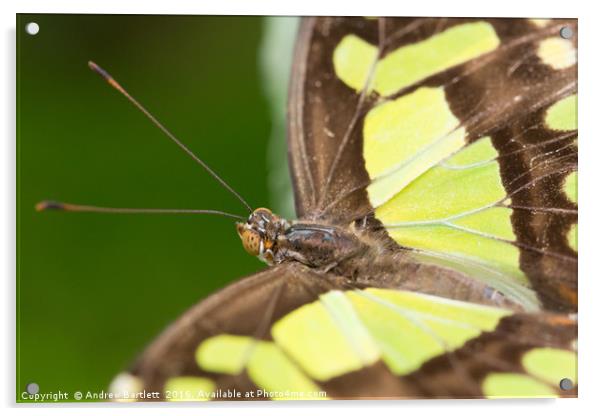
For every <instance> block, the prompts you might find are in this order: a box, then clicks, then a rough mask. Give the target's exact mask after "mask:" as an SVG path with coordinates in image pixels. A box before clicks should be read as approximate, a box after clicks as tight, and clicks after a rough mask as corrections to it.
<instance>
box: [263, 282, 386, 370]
mask: <svg viewBox="0 0 602 416" xmlns="http://www.w3.org/2000/svg"><path fill="white" fill-rule="evenodd" d="M272 336H273V337H274V340H275V341H276V343H277V344H278V345H279V346H280V347H281V348H282V349H283V350H284V351H285V352H286V353H287V354H288V355H290V356H291V357H292V358H293V360H294V361H295V362H297V363H299V365H300V366H301V367H302V368H303V369H304V370H305V371H306V372H307V374H309V375H310V376H311V377H312V378H314V379H316V380H320V381H325V380H328V379H331V378H333V377H336V376H339V375H342V374H345V373H348V372H351V371H354V370H359V369H361V368H362V367H365V366H368V365H370V364H373V363H375V362H376V361H377V360H378V359H379V350H378V347H377V346H376V344H375V343H374V341H373V339H372V338H371V337H370V335H369V333H368V331H367V330H366V328H365V327H364V326H363V324H362V322H361V321H360V320H359V318H358V317H357V315H356V313H355V311H354V309H353V305H352V304H351V302H350V301H349V299H348V298H347V297H346V296H345V295H344V294H343V293H342V292H340V291H331V292H328V293H326V294H325V295H322V296H320V300H319V301H316V302H313V303H310V304H307V305H304V306H302V307H300V308H299V309H296V310H295V311H293V312H291V313H289V314H288V315H286V316H285V317H283V318H281V319H280V320H279V321H278V322H276V323H275V324H274V326H273V327H272Z"/></svg>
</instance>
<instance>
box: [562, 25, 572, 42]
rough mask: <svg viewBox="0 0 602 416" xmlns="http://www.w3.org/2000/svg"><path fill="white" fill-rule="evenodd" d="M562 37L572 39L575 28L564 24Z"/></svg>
mask: <svg viewBox="0 0 602 416" xmlns="http://www.w3.org/2000/svg"><path fill="white" fill-rule="evenodd" d="M560 37H561V38H562V39H570V38H572V37H573V29H571V28H570V27H568V26H564V27H563V28H562V29H560Z"/></svg>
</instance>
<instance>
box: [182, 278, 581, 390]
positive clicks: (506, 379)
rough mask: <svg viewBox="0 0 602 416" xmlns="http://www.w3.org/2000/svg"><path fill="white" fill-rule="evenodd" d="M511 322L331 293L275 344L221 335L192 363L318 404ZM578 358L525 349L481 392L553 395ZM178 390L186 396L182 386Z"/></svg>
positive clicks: (391, 295)
mask: <svg viewBox="0 0 602 416" xmlns="http://www.w3.org/2000/svg"><path fill="white" fill-rule="evenodd" d="M512 315H513V312H512V311H509V310H505V309H500V308H495V307H490V306H483V305H477V304H474V303H468V302H461V301H455V300H450V299H445V298H440V297H436V296H431V295H424V294H420V293H416V292H409V291H399V290H389V289H376V288H368V289H364V290H357V289H356V290H349V291H338V290H336V291H330V292H327V293H325V294H323V295H320V298H319V299H318V300H316V301H315V302H312V303H309V304H307V305H304V306H302V307H300V308H298V309H296V310H294V311H292V312H290V313H289V314H287V315H285V316H284V317H282V318H280V319H279V320H278V321H277V322H275V323H274V324H273V325H272V329H271V334H272V337H273V341H263V340H257V339H253V338H252V337H249V336H238V335H229V334H222V335H217V336H214V337H211V338H209V339H207V340H205V341H203V342H202V343H201V345H200V346H199V347H198V349H197V353H196V356H197V363H198V365H199V367H200V369H201V370H203V371H209V372H211V373H218V374H227V375H234V374H237V373H242V372H243V371H244V372H246V374H247V375H248V376H249V378H250V379H251V381H252V382H253V383H255V384H256V385H257V386H258V387H259V388H261V389H265V390H266V391H268V392H271V393H273V394H274V398H278V397H282V396H283V392H284V391H288V392H289V395H290V394H296V395H299V394H300V396H299V397H300V398H316V397H319V392H320V391H321V389H322V388H323V387H324V386H328V385H329V383H333V382H334V380H336V379H338V378H340V377H343V376H345V375H346V374H351V373H354V374H355V373H357V374H360V373H361V371H364V370H366V369H368V368H371V367H373V366H374V365H375V364H376V363H377V362H378V361H382V362H384V364H385V365H386V368H388V371H390V372H391V373H392V374H394V375H395V376H397V377H400V380H401V378H403V377H405V376H410V377H415V375H414V374H416V373H419V372H420V371H421V367H422V366H423V365H424V364H425V363H427V362H429V361H430V360H433V359H435V358H438V357H443V356H445V355H446V354H449V353H452V352H453V351H456V350H459V349H461V348H463V346H464V345H465V344H467V343H468V342H469V341H471V340H475V341H476V340H477V339H479V337H480V336H482V335H484V334H488V333H495V331H496V330H497V328H498V325H499V324H500V322H501V320H502V319H504V318H505V317H511V316H512ZM492 331H493V332H492ZM575 359H576V357H575V353H574V352H573V351H569V350H564V349H559V348H534V349H528V350H527V352H526V353H525V354H523V355H522V364H520V363H518V364H517V365H518V366H519V367H517V368H522V369H523V372H522V373H520V372H515V373H516V374H515V373H512V374H505V373H504V374H497V373H494V374H491V375H488V376H487V378H486V379H485V381H484V384H483V392H484V394H487V395H495V396H503V397H506V396H508V397H509V396H513V395H515V393H516V392H515V390H513V389H515V387H516V386H523V387H525V388H526V390H525V392H526V393H524V395H529V394H531V393H533V392H535V391H536V392H537V395H556V394H557V391H556V390H557V389H555V387H554V385H555V384H557V383H558V381H559V380H560V379H561V378H564V377H574V378H573V380H575V381H576V370H575V367H574V365H575V364H574V363H575ZM521 366H522V367H521ZM512 380H518V383H517V384H512V382H511V381H512ZM172 384H173V383H172ZM176 385H177V386H178V387H179V389H180V390H186V389H187V384H186V383H180V384H179V385H178V384H176ZM536 386H538V387H537V388H538V389H536ZM544 393H545V394H544ZM287 398H290V396H289V397H287ZM321 398H325V397H323V396H322V397H321Z"/></svg>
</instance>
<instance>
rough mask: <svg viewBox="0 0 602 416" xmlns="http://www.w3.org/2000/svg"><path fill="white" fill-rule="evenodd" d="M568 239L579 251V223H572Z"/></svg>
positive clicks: (572, 246)
mask: <svg viewBox="0 0 602 416" xmlns="http://www.w3.org/2000/svg"><path fill="white" fill-rule="evenodd" d="M567 239H568V242H569V246H570V247H571V248H572V249H573V250H575V251H577V246H578V241H579V238H578V236H577V224H573V225H571V229H570V230H569V233H568V234H567Z"/></svg>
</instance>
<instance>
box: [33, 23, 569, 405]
mask: <svg viewBox="0 0 602 416" xmlns="http://www.w3.org/2000/svg"><path fill="white" fill-rule="evenodd" d="M567 33H568V34H569V35H570V36H566V34H567ZM560 34H563V36H560ZM576 49H577V22H576V20H571V19H567V20H556V19H457V18H362V17H353V18H351V17H309V18H304V19H303V21H302V23H301V27H300V29H299V33H298V38H297V42H296V46H295V53H294V62H293V66H292V77H291V83H290V86H289V102H288V157H289V167H290V172H291V177H292V179H293V187H294V197H295V209H296V213H297V217H298V218H297V219H294V220H293V219H286V218H282V217H280V216H279V215H277V214H276V213H273V212H272V211H270V210H269V209H267V208H258V209H255V210H251V208H250V207H249V206H248V204H247V203H246V202H245V201H244V199H242V197H240V195H238V194H237V193H236V192H235V191H234V190H233V189H232V188H230V187H229V186H228V185H227V184H226V183H225V182H224V181H223V180H222V179H221V178H219V177H218V176H217V175H216V174H214V172H213V171H212V170H211V169H210V168H209V167H208V166H207V165H206V164H205V163H204V162H203V161H202V160H200V159H198V158H197V157H196V156H194V155H193V154H192V153H191V152H190V151H188V149H187V148H186V147H185V146H184V145H183V144H182V143H181V142H180V141H179V140H178V139H176V138H175V137H173V136H172V135H171V133H169V131H168V130H166V129H165V128H164V127H163V126H162V125H160V123H158V122H157V121H156V120H154V118H153V116H152V115H150V113H148V112H147V111H146V110H145V109H144V107H142V106H141V105H140V104H139V103H138V102H137V101H136V100H135V99H133V98H132V97H131V96H130V95H129V94H128V93H127V92H126V91H125V90H124V89H123V88H122V87H121V85H119V84H118V83H117V82H116V81H115V80H114V79H113V78H112V77H111V76H110V75H109V74H108V73H106V72H105V71H104V70H102V69H101V68H99V67H98V66H97V65H95V64H91V67H92V69H94V70H95V71H96V72H98V73H99V74H101V75H102V76H103V77H104V78H105V79H106V80H107V81H108V82H109V83H110V84H111V85H112V86H113V87H115V88H117V89H118V90H120V91H121V92H122V93H123V94H125V95H126V96H127V97H128V99H130V101H132V102H133V103H134V104H135V105H136V106H138V107H139V108H140V109H141V110H142V111H143V112H145V113H146V114H147V116H149V117H150V118H151V119H152V120H153V121H154V122H156V124H158V125H159V126H160V127H161V128H162V130H163V131H164V132H165V133H167V134H168V135H169V136H170V137H171V138H172V139H173V140H174V141H175V142H176V143H177V144H178V145H180V147H182V148H183V149H184V150H185V151H187V152H188V153H189V154H190V155H191V156H192V157H193V158H195V160H197V162H198V163H200V164H202V165H203V167H205V168H206V169H207V170H208V171H209V172H210V173H211V174H213V175H214V177H215V178H216V179H217V180H219V181H220V182H221V183H222V185H224V186H225V187H226V188H227V189H229V190H230V191H231V192H232V193H233V194H234V195H236V196H237V197H239V199H240V200H241V201H242V203H243V204H244V205H245V206H246V207H247V208H248V209H249V210H251V211H250V214H249V216H248V217H246V218H243V219H241V220H240V222H238V223H237V224H236V231H237V233H238V235H239V236H240V238H241V242H242V245H243V248H244V249H245V250H246V251H247V252H248V253H250V254H252V255H254V256H257V257H258V258H259V259H260V260H262V261H263V262H265V263H266V264H267V268H266V269H265V270H264V271H261V272H259V273H256V274H254V275H251V276H248V277H245V278H243V279H241V280H239V281H237V282H235V283H233V284H231V285H229V286H228V287H226V288H224V289H222V290H220V291H218V292H217V293H215V294H213V295H212V296H210V297H208V298H206V299H204V300H201V301H200V302H199V303H198V304H197V305H195V306H193V307H192V308H191V309H190V310H189V311H188V312H186V313H185V314H184V315H183V316H181V317H180V318H179V319H178V320H176V321H175V322H174V323H173V324H172V325H171V326H169V327H168V328H167V329H166V330H165V331H164V332H163V333H162V334H161V335H159V336H158V338H157V339H156V340H155V341H154V342H152V343H151V344H150V345H149V346H148V347H147V348H146V350H145V351H144V352H143V353H142V354H141V355H140V356H139V357H138V359H137V360H136V361H135V362H134V364H133V365H132V367H131V368H130V369H129V370H128V371H127V372H124V373H122V374H120V375H118V376H117V377H116V378H115V380H114V381H113V383H112V386H111V390H112V391H113V392H115V393H116V398H118V399H121V400H129V399H140V400H144V399H147V400H169V401H172V400H173V401H179V400H185V401H194V400H238V399H240V400H256V399H258V400H268V399H310V400H316V399H361V398H366V399H374V398H383V399H384V398H386V399H391V398H394V399H407V398H479V397H555V396H565V397H567V396H568V397H574V396H576V394H577V387H576V385H577V374H576V360H577V358H576V350H577V343H576V337H577V318H576V312H577V125H576V117H577V114H576V103H577V98H576V91H577V75H576V74H577V72H576ZM40 208H41V209H48V208H57V209H66V210H90V211H94V210H96V211H98V210H102V209H98V208H97V207H86V206H83V207H82V206H74V205H69V204H61V203H49V202H45V203H43V204H42V205H41V206H40ZM104 210H117V211H118V212H120V210H119V209H104ZM121 211H122V212H123V211H124V210H123V209H122V210H121ZM125 212H127V210H125ZM195 212H201V213H209V214H211V213H215V214H220V215H231V214H228V213H222V212H219V211H211V210H196V211H195ZM234 217H235V218H237V216H234ZM561 380H563V382H562V383H561ZM567 383H568V384H567Z"/></svg>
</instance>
